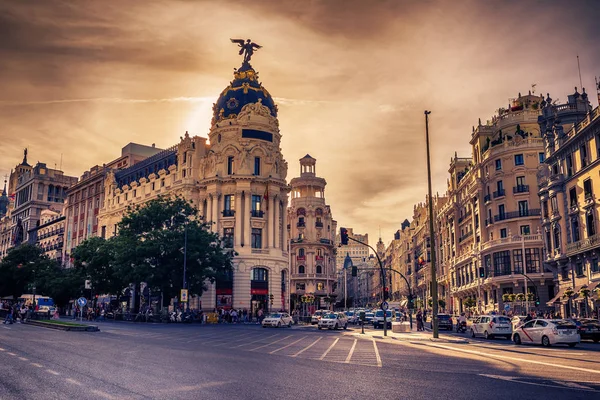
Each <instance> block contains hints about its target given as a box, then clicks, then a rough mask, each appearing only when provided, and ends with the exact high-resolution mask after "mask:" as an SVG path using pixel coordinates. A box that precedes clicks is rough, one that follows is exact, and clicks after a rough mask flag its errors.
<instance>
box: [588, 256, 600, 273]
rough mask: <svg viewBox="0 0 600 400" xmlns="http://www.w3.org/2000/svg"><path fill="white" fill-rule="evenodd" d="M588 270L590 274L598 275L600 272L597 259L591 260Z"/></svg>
mask: <svg viewBox="0 0 600 400" xmlns="http://www.w3.org/2000/svg"><path fill="white" fill-rule="evenodd" d="M590 269H591V270H592V273H598V272H600V266H599V265H598V259H597V258H592V259H591V261H590Z"/></svg>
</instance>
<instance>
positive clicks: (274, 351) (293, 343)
mask: <svg viewBox="0 0 600 400" xmlns="http://www.w3.org/2000/svg"><path fill="white" fill-rule="evenodd" d="M307 337H308V336H304V337H301V338H300V339H298V340H296V341H294V342H292V343H290V344H286V345H285V346H283V347H280V348H278V349H276V350H273V351H271V352H269V354H274V353H277V352H278V351H279V350H283V349H287V348H288V347H290V346H293V345H295V344H296V343H298V342H300V341H302V340H304V339H306V338H307Z"/></svg>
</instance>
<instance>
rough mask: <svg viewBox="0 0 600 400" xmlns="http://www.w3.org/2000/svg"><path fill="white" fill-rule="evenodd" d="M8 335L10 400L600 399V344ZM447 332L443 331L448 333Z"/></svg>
mask: <svg viewBox="0 0 600 400" xmlns="http://www.w3.org/2000/svg"><path fill="white" fill-rule="evenodd" d="M99 326H100V328H101V332H97V333H87V332H63V331H54V330H50V329H45V328H39V327H35V326H30V325H21V324H17V325H10V326H4V325H2V326H1V327H0V400H8V399H19V400H21V399H147V398H148V399H187V400H189V399H261V400H264V399H298V398H300V397H301V398H303V399H328V400H329V399H382V398H385V399H428V400H431V399H437V398H443V399H473V398H490V396H493V397H499V396H502V397H505V396H506V397H507V398H509V397H510V396H514V397H516V396H520V397H522V396H523V395H527V397H528V398H546V397H547V398H561V399H580V398H581V399H590V398H594V397H597V396H600V365H599V364H600V363H598V359H599V356H600V354H599V352H598V351H599V350H600V345H597V344H593V343H589V344H584V345H583V346H581V347H577V348H574V349H570V348H566V347H564V348H562V347H555V348H554V347H553V348H550V349H546V348H542V347H517V346H514V345H513V344H511V343H510V342H508V341H503V340H495V341H491V342H485V341H484V340H474V341H471V342H470V343H469V344H455V343H439V342H430V341H394V342H391V341H385V340H371V339H369V340H365V339H357V338H355V337H352V336H349V334H350V333H352V332H349V331H346V332H343V331H340V332H332V331H317V330H316V329H315V328H314V327H309V328H296V327H294V328H292V329H287V328H284V329H262V328H260V327H259V326H256V325H251V326H244V325H236V326H232V325H218V326H205V325H202V326H201V325H161V324H139V325H136V324H132V323H125V322H123V323H114V322H113V323H109V322H107V323H99ZM442 336H443V335H442Z"/></svg>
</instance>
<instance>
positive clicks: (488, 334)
mask: <svg viewBox="0 0 600 400" xmlns="http://www.w3.org/2000/svg"><path fill="white" fill-rule="evenodd" d="M476 336H483V337H484V338H486V339H493V338H495V337H496V336H504V337H505V338H507V339H508V340H510V338H511V336H512V323H511V322H510V319H509V318H508V317H505V316H502V315H482V316H480V317H479V318H478V319H476V320H474V321H473V324H472V325H471V337H476Z"/></svg>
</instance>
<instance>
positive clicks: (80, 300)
mask: <svg viewBox="0 0 600 400" xmlns="http://www.w3.org/2000/svg"><path fill="white" fill-rule="evenodd" d="M77 304H79V307H85V305H86V304H87V299H86V298H85V297H80V298H78V299H77Z"/></svg>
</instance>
